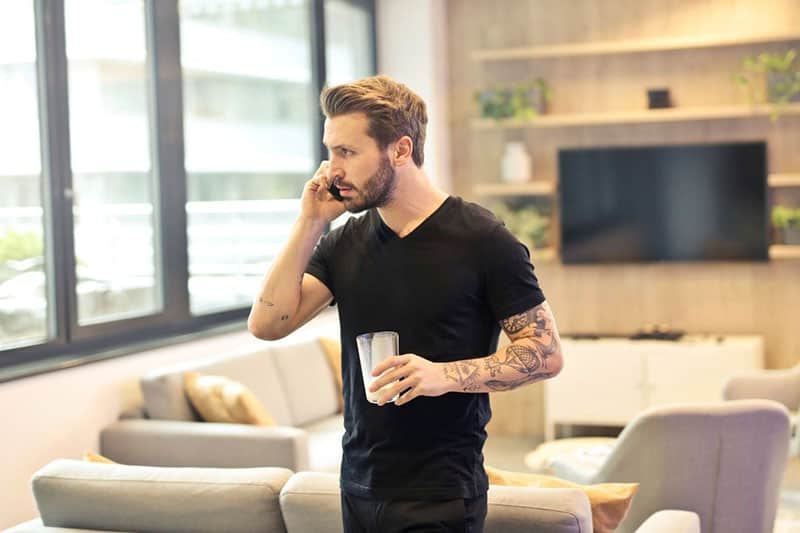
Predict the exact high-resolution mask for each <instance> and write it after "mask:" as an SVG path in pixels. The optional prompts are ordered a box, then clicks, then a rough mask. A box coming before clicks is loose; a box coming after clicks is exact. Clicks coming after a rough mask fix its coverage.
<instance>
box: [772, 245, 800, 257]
mask: <svg viewBox="0 0 800 533" xmlns="http://www.w3.org/2000/svg"><path fill="white" fill-rule="evenodd" d="M769 258H770V259H800V245H789V244H773V245H772V246H770V247H769Z"/></svg>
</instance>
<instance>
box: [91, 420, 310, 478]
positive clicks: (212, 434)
mask: <svg viewBox="0 0 800 533" xmlns="http://www.w3.org/2000/svg"><path fill="white" fill-rule="evenodd" d="M100 453H101V454H103V455H105V456H106V457H108V458H109V459H111V460H113V461H116V462H118V463H123V464H131V465H151V466H195V467H227V468H245V467H259V466H280V467H284V468H289V469H290V470H305V469H308V461H309V458H308V434H307V432H306V431H305V430H303V429H300V428H294V427H288V426H275V427H258V426H248V425H245V424H215V423H210V422H184V421H175V420H120V421H117V422H115V423H113V424H111V425H109V426H107V427H106V428H104V429H103V431H102V432H101V433H100Z"/></svg>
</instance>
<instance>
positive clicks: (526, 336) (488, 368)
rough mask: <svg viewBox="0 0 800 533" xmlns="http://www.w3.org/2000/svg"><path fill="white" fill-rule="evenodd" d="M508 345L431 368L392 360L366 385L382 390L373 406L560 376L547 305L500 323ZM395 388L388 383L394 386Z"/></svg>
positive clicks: (404, 358)
mask: <svg viewBox="0 0 800 533" xmlns="http://www.w3.org/2000/svg"><path fill="white" fill-rule="evenodd" d="M500 325H501V326H502V327H503V330H504V331H505V332H506V335H508V338H509V339H510V340H511V344H509V345H507V346H505V347H503V348H501V349H500V350H498V351H497V352H496V353H493V354H491V355H488V356H486V357H478V358H475V359H464V360H461V361H453V362H449V363H435V362H433V361H429V360H427V359H425V358H423V357H419V356H418V355H414V354H405V355H400V356H397V357H391V358H389V359H388V360H386V361H384V362H383V363H381V364H380V365H378V366H377V367H376V368H375V371H374V372H373V376H379V375H381V374H383V373H384V372H386V373H385V374H384V375H382V376H381V377H380V378H379V379H376V380H375V381H374V382H373V383H372V385H371V386H370V390H371V391H373V392H374V391H376V390H378V389H380V388H381V387H383V386H385V385H387V384H391V385H389V386H388V387H386V389H385V390H383V391H381V394H380V396H379V398H378V403H379V404H380V405H383V404H384V403H385V402H386V400H388V399H389V398H393V397H394V396H395V395H396V394H398V393H400V392H402V391H406V392H404V393H403V394H402V395H401V396H400V397H399V398H398V399H397V402H396V404H397V405H402V404H404V403H407V402H409V401H411V400H413V399H414V398H416V397H417V396H441V395H442V394H445V393H447V392H495V391H504V390H511V389H515V388H517V387H520V386H522V385H526V384H528V383H533V382H535V381H541V380H543V379H548V378H551V377H553V376H555V375H556V374H558V373H559V372H560V371H561V368H562V366H563V356H562V353H561V339H560V337H559V335H558V327H557V326H556V320H555V317H554V316H553V312H552V311H551V309H550V306H549V305H548V304H547V302H546V301H545V302H542V303H541V304H540V305H537V306H536V307H533V308H531V309H528V310H527V311H525V312H524V313H520V314H517V315H512V316H510V317H508V318H505V319H503V320H501V321H500ZM396 380H401V381H398V382H397V383H392V382H393V381H396Z"/></svg>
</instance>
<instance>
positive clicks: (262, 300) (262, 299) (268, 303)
mask: <svg viewBox="0 0 800 533" xmlns="http://www.w3.org/2000/svg"><path fill="white" fill-rule="evenodd" d="M258 301H259V302H260V303H262V304H264V305H266V306H267V307H275V304H274V303H272V302H270V301H268V300H265V299H264V298H262V297H261V296H259V297H258Z"/></svg>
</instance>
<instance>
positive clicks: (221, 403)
mask: <svg viewBox="0 0 800 533" xmlns="http://www.w3.org/2000/svg"><path fill="white" fill-rule="evenodd" d="M183 378H184V379H183V382H184V390H185V392H186V395H187V396H189V400H190V401H191V403H192V406H193V407H194V408H195V409H197V412H198V413H200V415H201V416H202V417H203V420H205V421H206V422H226V423H229V424H251V425H254V426H274V425H275V420H273V418H272V416H271V415H270V414H269V412H267V410H266V409H265V408H264V406H263V405H261V402H260V401H258V398H256V397H255V395H254V394H253V393H252V392H251V391H250V389H248V388H247V387H245V386H244V385H242V384H241V383H239V382H238V381H234V380H232V379H230V378H226V377H224V376H209V375H205V374H198V373H197V372H186V373H185V374H184V375H183Z"/></svg>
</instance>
